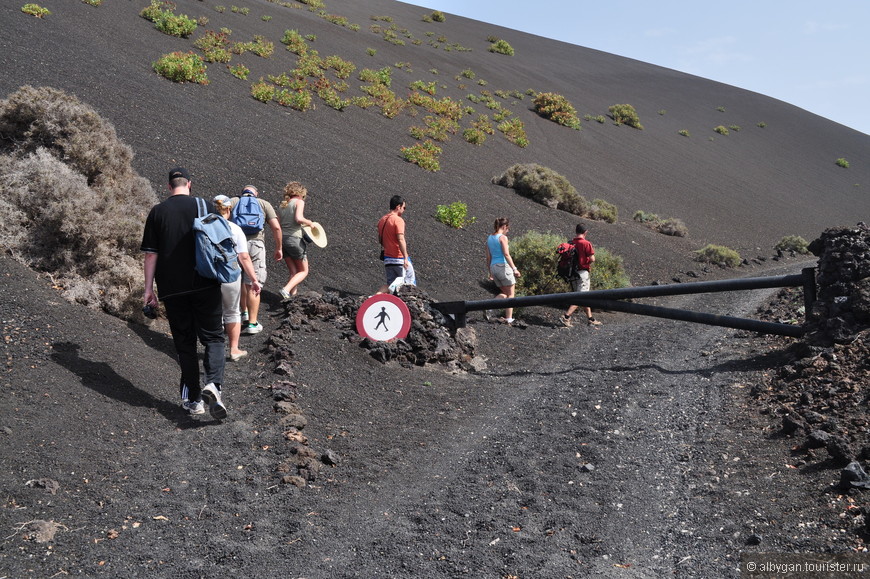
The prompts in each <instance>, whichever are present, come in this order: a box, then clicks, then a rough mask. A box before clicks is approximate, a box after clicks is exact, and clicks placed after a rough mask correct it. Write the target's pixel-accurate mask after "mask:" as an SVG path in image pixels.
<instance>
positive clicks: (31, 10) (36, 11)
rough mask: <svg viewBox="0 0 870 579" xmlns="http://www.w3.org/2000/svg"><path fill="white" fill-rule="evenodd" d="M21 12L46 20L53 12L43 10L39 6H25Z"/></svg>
mask: <svg viewBox="0 0 870 579" xmlns="http://www.w3.org/2000/svg"><path fill="white" fill-rule="evenodd" d="M21 11H22V12H24V13H25V14H30V15H31V16H36V17H37V18H45V17H46V16H50V15H51V11H50V10H49V9H48V8H43V7H42V6H40V5H39V4H25V5H24V6H22V7H21Z"/></svg>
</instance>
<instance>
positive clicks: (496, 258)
mask: <svg viewBox="0 0 870 579" xmlns="http://www.w3.org/2000/svg"><path fill="white" fill-rule="evenodd" d="M510 228H511V221H510V219H508V218H507V217H499V218H498V219H496V220H495V223H493V226H492V235H490V236H489V237H487V238H486V272H487V273H488V274H489V279H490V280H492V281H494V282H495V285H497V286H498V288H499V289H500V290H501V293H500V294H498V296H497V297H499V298H512V297H514V286H515V285H516V283H517V280H516V278H517V277H519V276H520V270H518V269H517V266H515V265H514V260H513V258H511V252H510V249H509V247H508V246H509V244H508V238H507V232H508V230H510ZM489 313H490V310H487V311H486V312H485V314H486V317H487V319H488V318H489ZM513 315H514V309H513V308H505V311H504V319H503V321H504V322H505V323H507V324H512V323H513V322H514V318H513Z"/></svg>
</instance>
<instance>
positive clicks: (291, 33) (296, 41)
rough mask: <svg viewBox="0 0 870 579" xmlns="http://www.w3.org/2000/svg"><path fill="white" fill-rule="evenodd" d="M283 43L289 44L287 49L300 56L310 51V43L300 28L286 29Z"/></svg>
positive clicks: (282, 38)
mask: <svg viewBox="0 0 870 579" xmlns="http://www.w3.org/2000/svg"><path fill="white" fill-rule="evenodd" d="M281 44H285V45H287V50H289V51H290V52H292V53H294V54H297V55H299V56H302V55H303V54H305V53H306V52H308V43H307V42H305V38H304V37H303V36H302V35H301V34H300V33H299V31H298V30H285V31H284V36H282V37H281Z"/></svg>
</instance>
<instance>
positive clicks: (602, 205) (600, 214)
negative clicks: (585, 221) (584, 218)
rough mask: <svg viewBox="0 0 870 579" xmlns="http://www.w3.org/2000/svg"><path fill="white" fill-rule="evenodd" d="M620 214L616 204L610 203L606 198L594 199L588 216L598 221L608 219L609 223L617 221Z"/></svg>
mask: <svg viewBox="0 0 870 579" xmlns="http://www.w3.org/2000/svg"><path fill="white" fill-rule="evenodd" d="M618 214H619V212H618V211H617V209H616V205H614V204H613V203H608V202H607V201H605V200H604V199H593V200H592V206H591V207H590V208H589V213H588V217H590V218H592V219H596V220H598V221H606V222H607V223H616V219H617V216H618Z"/></svg>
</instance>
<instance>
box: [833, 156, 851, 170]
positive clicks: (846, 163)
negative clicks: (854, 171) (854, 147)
mask: <svg viewBox="0 0 870 579" xmlns="http://www.w3.org/2000/svg"><path fill="white" fill-rule="evenodd" d="M835 163H836V164H837V166H838V167H842V168H844V169H848V168H849V161H847V160H846V159H844V158H843V157H840V158H839V159H837V160H836V161H835Z"/></svg>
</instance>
